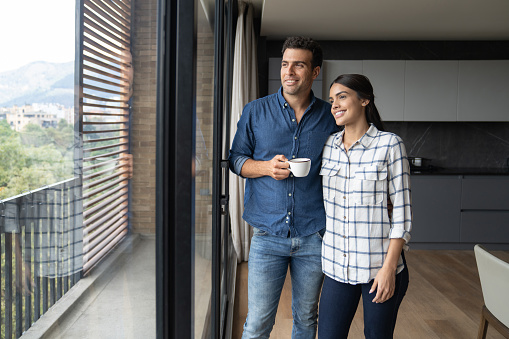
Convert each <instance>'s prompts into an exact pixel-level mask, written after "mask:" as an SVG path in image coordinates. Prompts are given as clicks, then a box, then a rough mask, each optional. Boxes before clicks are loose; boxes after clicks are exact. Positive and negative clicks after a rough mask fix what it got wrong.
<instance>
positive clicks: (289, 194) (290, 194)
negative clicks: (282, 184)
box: [288, 193, 346, 218]
mask: <svg viewBox="0 0 509 339" xmlns="http://www.w3.org/2000/svg"><path fill="white" fill-rule="evenodd" d="M288 196H289V197H291V196H292V193H288ZM345 218H346V217H345Z"/></svg>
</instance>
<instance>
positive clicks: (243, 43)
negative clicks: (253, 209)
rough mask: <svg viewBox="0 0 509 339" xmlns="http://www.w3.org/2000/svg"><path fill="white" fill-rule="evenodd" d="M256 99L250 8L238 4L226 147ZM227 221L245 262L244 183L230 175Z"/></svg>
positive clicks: (239, 257)
mask: <svg viewBox="0 0 509 339" xmlns="http://www.w3.org/2000/svg"><path fill="white" fill-rule="evenodd" d="M257 98H258V67H257V60H256V37H255V32H254V28H253V5H251V4H247V3H244V2H239V17H238V20H237V28H236V33H235V47H234V57H233V90H232V110H231V123H230V145H231V143H232V141H233V138H234V136H235V132H236V131H237V122H238V121H239V118H240V116H241V114H242V109H243V108H244V106H245V105H246V104H247V103H248V102H250V101H252V100H254V99H257ZM229 178H230V180H229V183H230V192H229V193H230V204H229V206H230V221H231V228H232V239H233V246H234V248H235V252H236V253H237V260H238V261H239V262H241V261H247V260H248V257H249V245H250V242H251V236H252V229H251V227H250V226H249V225H248V224H247V223H246V222H245V221H244V220H243V219H242V214H243V212H244V179H243V178H241V177H239V176H237V175H230V176H229Z"/></svg>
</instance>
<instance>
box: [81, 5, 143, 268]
mask: <svg viewBox="0 0 509 339" xmlns="http://www.w3.org/2000/svg"><path fill="white" fill-rule="evenodd" d="M82 13H83V14H82V15H83V18H82V22H83V26H82V27H83V29H82V35H81V39H82V41H81V42H82V43H81V46H82V56H81V57H82V61H81V66H82V67H81V74H80V75H81V77H82V78H81V80H82V81H81V83H82V86H81V87H82V88H81V89H80V93H79V95H80V99H81V100H80V116H81V121H82V131H83V132H82V133H83V226H84V228H83V230H84V231H83V232H84V234H83V253H84V258H83V272H84V274H86V273H87V272H88V271H89V270H90V269H91V268H92V267H93V266H94V265H95V264H97V263H98V262H99V261H100V260H101V259H102V258H104V256H105V255H106V254H107V253H108V252H109V251H110V250H111V249H112V248H114V247H115V245H117V244H118V243H119V242H120V241H122V240H123V239H124V237H125V236H126V234H127V232H128V222H127V220H128V180H129V178H130V177H131V171H132V158H131V156H130V154H129V98H130V95H131V88H132V79H133V72H132V66H131V61H132V59H131V53H130V50H131V1H130V0H84V4H83V11H82Z"/></svg>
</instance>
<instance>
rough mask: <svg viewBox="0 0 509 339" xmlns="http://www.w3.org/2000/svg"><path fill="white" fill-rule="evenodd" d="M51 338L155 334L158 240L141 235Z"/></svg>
mask: <svg viewBox="0 0 509 339" xmlns="http://www.w3.org/2000/svg"><path fill="white" fill-rule="evenodd" d="M93 288H94V289H96V291H93V293H91V294H90V296H88V297H87V298H84V300H83V301H81V302H80V305H78V306H76V308H75V310H73V312H72V314H71V315H69V317H70V318H71V319H72V321H71V322H70V324H69V321H67V323H68V324H66V326H65V328H62V329H61V330H60V331H55V332H54V333H52V334H51V338H52V339H53V338H55V339H57V338H75V339H80V338H83V339H85V338H86V339H89V338H94V339H106V338H108V339H116V338H118V339H130V338H132V339H138V338H147V339H148V338H155V337H156V336H155V334H156V320H155V319H156V318H155V317H156V306H155V305H156V304H155V300H156V299H155V298H156V295H155V240H154V238H147V237H142V239H141V240H140V241H138V242H137V243H136V244H135V245H133V247H132V248H131V250H130V253H129V256H128V258H127V259H126V261H125V264H123V265H122V266H121V267H118V268H116V271H115V272H114V274H113V275H112V276H111V278H110V279H109V281H107V282H106V283H104V284H98V286H97V287H95V286H94V287H93Z"/></svg>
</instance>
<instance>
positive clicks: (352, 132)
mask: <svg viewBox="0 0 509 339" xmlns="http://www.w3.org/2000/svg"><path fill="white" fill-rule="evenodd" d="M368 129H369V124H368V123H367V122H363V123H359V124H355V125H346V126H345V130H344V132H343V145H344V146H345V149H346V151H347V152H348V150H349V149H350V147H352V145H353V144H354V143H355V142H356V141H357V140H359V139H360V138H361V137H362V136H363V135H364V134H366V132H367V131H368Z"/></svg>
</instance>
